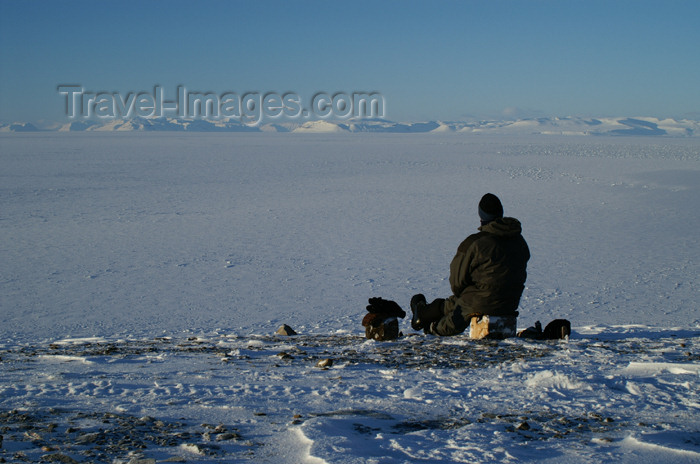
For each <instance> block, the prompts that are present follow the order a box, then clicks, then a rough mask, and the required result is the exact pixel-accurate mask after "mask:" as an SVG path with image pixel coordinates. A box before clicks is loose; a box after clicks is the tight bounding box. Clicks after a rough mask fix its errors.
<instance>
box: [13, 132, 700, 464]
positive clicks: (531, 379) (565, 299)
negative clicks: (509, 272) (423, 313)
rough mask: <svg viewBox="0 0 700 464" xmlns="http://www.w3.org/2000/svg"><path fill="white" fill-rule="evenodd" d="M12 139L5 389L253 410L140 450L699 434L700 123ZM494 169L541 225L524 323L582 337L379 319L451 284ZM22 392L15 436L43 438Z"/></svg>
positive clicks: (69, 412)
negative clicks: (290, 332)
mask: <svg viewBox="0 0 700 464" xmlns="http://www.w3.org/2000/svg"><path fill="white" fill-rule="evenodd" d="M0 161H1V162H2V164H1V166H2V169H1V170H0V178H1V183H0V239H1V240H0V311H1V313H0V314H1V315H2V324H1V325H0V337H1V338H0V349H1V350H2V352H0V359H1V360H2V365H3V367H2V373H0V410H1V411H11V410H18V411H24V412H25V413H26V414H28V415H31V416H32V417H33V420H34V421H35V422H37V423H42V422H44V423H47V424H48V423H51V422H54V423H55V422H57V423H59V425H60V426H61V427H62V426H63V424H65V425H66V427H67V426H68V424H69V423H71V421H75V420H77V417H78V416H77V415H79V414H83V413H84V412H85V411H89V412H90V414H93V413H94V414H96V413H108V412H109V413H114V414H118V415H119V417H120V420H122V421H126V422H128V418H127V416H129V417H131V416H133V417H135V418H140V417H142V416H154V417H157V418H159V419H161V420H163V421H165V422H167V423H169V424H170V423H173V421H178V420H180V419H181V418H185V419H186V421H185V425H182V426H181V425H177V427H185V428H187V430H190V429H193V428H195V429H196V428H197V427H200V424H201V423H214V424H218V423H222V424H226V425H228V426H230V427H236V428H237V429H238V430H239V431H240V434H241V435H242V436H243V437H244V438H243V439H241V440H239V441H235V440H234V441H233V442H223V443H222V444H221V445H220V448H221V449H220V450H219V451H216V452H215V449H214V448H213V447H211V446H209V445H210V444H209V442H208V441H207V440H206V439H204V438H203V439H202V440H194V439H191V440H186V439H184V438H183V439H182V440H180V441H178V442H177V443H175V444H174V445H173V446H172V451H167V452H166V451H163V449H164V448H163V447H162V446H160V447H159V446H156V445H149V446H150V448H148V449H147V450H146V451H144V453H145V454H146V455H147V456H154V457H159V458H160V457H163V458H165V457H168V456H170V455H172V454H178V453H187V454H188V456H190V457H191V456H195V458H193V459H196V460H198V461H205V462H208V461H211V462H237V461H235V459H240V460H241V461H244V460H249V459H251V460H254V461H257V462H276V463H283V462H303V461H304V460H306V461H307V462H377V463H381V462H415V461H416V460H421V459H422V460H426V461H428V462H508V461H516V460H517V461H525V462H528V461H531V462H546V461H547V460H549V461H551V462H555V461H556V462H559V463H561V462H565V463H566V462H594V461H615V462H635V463H638V462H653V461H654V460H655V459H657V458H659V457H663V458H664V459H671V458H670V457H669V456H673V459H678V460H679V462H693V461H694V460H697V456H698V453H700V436H699V434H700V425H699V424H698V421H697V417H698V412H700V411H699V410H700V398H699V397H698V391H699V389H698V372H699V370H698V348H699V347H700V346H699V345H698V343H699V339H700V337H699V336H700V316H698V301H699V298H698V296H700V295H699V291H698V288H700V287H699V285H698V284H699V282H698V275H700V260H699V259H698V258H699V257H700V256H699V255H698V250H699V248H698V236H700V234H698V233H697V231H698V230H700V228H699V226H700V215H698V211H699V210H700V209H699V208H698V206H699V203H700V195H698V193H699V190H700V142H699V141H698V140H696V139H693V138H684V139H673V138H664V139H662V140H660V139H646V138H645V139H639V138H607V137H600V138H598V137H595V138H577V137H567V138H563V137H562V138H559V137H545V138H543V137H519V136H518V137H487V136H474V135H472V136H465V135H460V134H454V133H445V134H365V135H362V134H186V133H124V134H122V133H78V134H71V133H37V134H19V133H17V134H11V133H10V134H2V135H0ZM485 192H493V193H496V194H497V195H499V196H500V198H501V199H502V201H503V203H504V206H505V211H506V215H511V216H514V217H517V218H518V219H520V220H521V222H522V223H523V234H524V236H525V238H526V239H527V241H528V243H529V245H530V248H531V253H532V259H531V261H530V263H529V267H528V282H527V288H526V290H525V292H524V294H523V298H522V301H521V308H520V312H521V317H520V319H519V325H520V326H521V328H524V327H526V326H528V325H532V324H534V322H535V321H536V320H541V321H542V322H543V323H545V324H546V323H547V322H549V321H550V320H552V319H554V318H560V317H563V318H567V319H569V320H570V321H571V322H572V328H573V334H572V337H571V340H570V341H568V342H561V343H559V342H557V343H533V342H527V341H523V340H507V341H504V342H497V343H474V342H470V341H468V340H465V339H464V338H461V337H457V338H450V339H444V340H440V339H435V338H433V337H424V336H416V337H406V338H404V339H403V340H400V341H398V342H392V343H389V344H381V343H376V342H372V341H366V340H364V339H363V338H362V337H361V336H362V334H363V330H362V327H361V326H360V320H361V319H362V317H363V316H364V313H365V309H364V308H365V305H366V301H367V299H368V298H369V297H374V296H382V297H384V298H389V299H393V300H396V301H397V302H399V303H400V304H401V305H402V306H403V307H404V309H408V302H409V300H410V297H411V296H412V295H413V294H414V293H417V292H422V293H424V294H425V295H426V296H427V297H428V298H429V299H430V298H434V297H438V296H443V297H444V296H447V295H448V294H449V283H448V281H447V278H448V271H449V269H448V267H449V262H450V260H451V258H452V256H453V254H454V252H455V250H456V247H457V245H458V244H459V243H460V242H461V240H463V239H464V237H466V236H467V235H468V234H470V233H473V232H474V231H475V230H476V227H477V225H478V216H477V214H476V204H477V202H478V199H479V198H480V197H481V195H483V193H485ZM283 323H286V324H289V325H291V326H292V327H293V328H294V329H295V330H296V331H297V332H299V333H300V334H301V338H299V337H297V338H291V339H284V340H280V339H279V338H276V337H271V334H272V333H273V332H274V331H275V330H276V329H277V328H278V327H279V326H280V325H281V324H283ZM402 329H403V330H404V332H405V333H409V332H411V330H410V326H409V323H408V321H406V320H404V321H402ZM303 337H307V338H303ZM308 337H310V338H308ZM314 337H321V338H320V339H316V338H314ZM324 337H328V338H324ZM442 353H444V354H445V355H444V356H443V355H441V354H442ZM325 358H332V359H334V364H333V366H332V367H331V368H330V369H325V370H323V369H319V368H316V367H315V366H316V362H317V361H318V360H319V359H325ZM76 361H78V362H76ZM52 408H54V409H55V408H59V409H60V411H59V412H52ZM1 411H0V412H1ZM295 415H298V416H299V417H298V418H296V419H295V418H294V416H295ZM11 416H12V417H14V415H7V416H3V419H2V420H3V423H5V424H6V427H9V430H10V432H8V434H6V435H5V446H4V447H3V448H2V452H3V453H8V454H5V455H3V456H4V457H5V458H6V459H7V458H10V460H12V459H11V458H12V457H13V454H12V453H15V452H17V453H25V454H27V455H28V456H30V457H32V458H37V457H38V454H40V453H41V451H40V449H41V448H40V447H39V446H37V445H36V444H37V443H40V442H38V441H36V439H35V440H34V441H31V440H30V439H29V438H27V437H28V435H26V436H25V435H24V432H22V430H20V429H21V424H20V423H19V422H17V421H16V420H14V419H11ZM81 417H82V416H81ZM91 417H92V416H91ZM608 419H610V420H609V421H608ZM13 421H15V422H13ZM17 424H20V425H17ZM173 427H176V425H173ZM15 429H17V434H14V435H13V433H14V432H12V431H13V430H15ZM86 430H87V427H86ZM197 430H199V429H197ZM681 431H682V433H684V434H685V435H683V437H684V438H683V439H682V440H680V439H676V438H673V437H674V436H676V435H674V434H677V433H681ZM199 432H201V430H199V431H198V432H197V433H199ZM37 433H38V432H37ZM44 435H45V436H44V437H43V440H44V442H49V441H50V435H49V434H48V433H44ZM183 436H185V435H183ZM191 436H194V435H191ZM209 436H211V437H213V436H214V435H207V433H204V434H203V435H202V437H209ZM214 440H215V439H214V438H211V441H212V442H213V441H214ZM30 442H31V443H30ZM27 443H29V444H27ZM32 443H34V444H32ZM42 443H43V442H42ZM205 445H206V446H205ZM669 450H670V451H669ZM78 451H80V450H78V449H76V450H75V452H76V453H77V452H78ZM32 453H33V454H32ZM37 453H38V454H37ZM148 453H151V454H148ZM159 453H160V454H159ZM227 453H228V454H227ZM74 456H77V454H74ZM113 458H114V459H124V460H125V461H123V462H128V458H127V457H125V456H124V455H119V454H118V453H117V454H115V455H113ZM231 459H234V461H232V460H231Z"/></svg>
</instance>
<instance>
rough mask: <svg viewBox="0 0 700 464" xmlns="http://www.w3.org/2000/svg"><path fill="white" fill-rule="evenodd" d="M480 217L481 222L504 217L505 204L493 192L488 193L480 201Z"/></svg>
mask: <svg viewBox="0 0 700 464" xmlns="http://www.w3.org/2000/svg"><path fill="white" fill-rule="evenodd" d="M479 217H480V218H481V222H483V223H488V222H491V221H493V220H495V219H498V218H502V217H503V205H502V204H501V200H499V199H498V197H497V196H496V195H494V194H493V193H487V194H486V195H484V196H483V197H481V201H480V202H479Z"/></svg>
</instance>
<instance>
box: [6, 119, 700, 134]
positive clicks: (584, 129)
mask: <svg viewBox="0 0 700 464" xmlns="http://www.w3.org/2000/svg"><path fill="white" fill-rule="evenodd" d="M42 131H53V132H98V131H99V132H104V131H118V132H126V131H143V132H145V131H174V132H295V133H356V132H365V133H367V132H375V133H381V132H383V133H429V132H437V133H440V132H442V133H458V134H499V135H500V134H503V135H506V134H515V135H533V134H542V135H612V136H661V137H663V136H672V137H698V136H700V121H695V120H690V119H680V120H678V119H658V118H647V117H638V118H579V117H565V118H557V117H552V118H532V119H518V120H510V121H508V120H504V121H495V120H490V121H477V122H460V121H456V122H446V121H429V122H410V123H404V122H393V121H387V120H384V119H359V120H346V121H325V120H318V121H306V122H281V123H267V124H260V125H256V126H250V125H246V124H242V123H240V122H238V121H235V120H228V121H212V120H204V119H169V118H168V119H166V118H158V119H143V118H134V119H128V120H122V119H118V120H111V121H108V122H105V123H101V122H91V121H84V120H81V121H75V122H70V123H66V124H62V125H56V126H52V127H49V128H39V127H37V126H36V125H34V124H32V123H13V124H0V132H42Z"/></svg>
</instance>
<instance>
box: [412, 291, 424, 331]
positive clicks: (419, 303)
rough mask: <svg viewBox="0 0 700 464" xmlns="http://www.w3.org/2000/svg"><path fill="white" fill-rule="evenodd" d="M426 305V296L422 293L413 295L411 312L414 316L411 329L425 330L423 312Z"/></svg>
mask: <svg viewBox="0 0 700 464" xmlns="http://www.w3.org/2000/svg"><path fill="white" fill-rule="evenodd" d="M426 304H427V301H426V300H425V296H423V295H422V294H420V293H419V294H417V295H413V298H411V312H413V316H412V317H411V328H413V330H421V329H422V328H423V321H422V320H421V315H422V314H421V311H425V306H426Z"/></svg>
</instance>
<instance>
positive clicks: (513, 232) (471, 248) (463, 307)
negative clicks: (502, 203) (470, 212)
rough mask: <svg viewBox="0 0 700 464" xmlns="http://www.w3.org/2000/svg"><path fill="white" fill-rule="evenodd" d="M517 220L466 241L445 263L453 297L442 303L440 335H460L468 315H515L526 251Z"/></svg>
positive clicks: (484, 229)
mask: <svg viewBox="0 0 700 464" xmlns="http://www.w3.org/2000/svg"><path fill="white" fill-rule="evenodd" d="M521 232H522V227H521V225H520V221H518V220H517V219H515V218H509V217H506V218H500V219H496V220H495V221H492V222H490V223H488V224H486V225H484V226H481V227H479V233H476V234H473V235H470V236H469V237H467V238H466V239H465V240H464V241H463V242H462V243H461V244H460V245H459V248H458V249H457V253H456V255H455V257H454V258H453V259H452V263H451V264H450V286H451V287H452V293H453V295H452V296H451V297H449V298H447V300H445V307H444V311H445V317H443V318H442V320H441V321H439V322H438V324H437V326H436V327H435V331H436V332H437V333H438V334H439V335H454V334H457V333H461V332H463V331H464V330H465V329H466V328H467V326H468V324H469V322H468V321H469V317H470V316H471V315H473V314H488V315H491V316H517V315H518V312H517V309H518V304H519V303H520V297H521V296H522V293H523V290H524V288H525V279H526V278H527V270H526V269H527V262H528V260H529V259H530V250H529V248H528V246H527V243H526V242H525V239H524V238H523V236H522V235H521Z"/></svg>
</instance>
